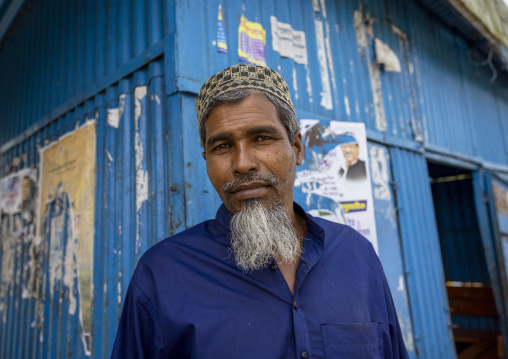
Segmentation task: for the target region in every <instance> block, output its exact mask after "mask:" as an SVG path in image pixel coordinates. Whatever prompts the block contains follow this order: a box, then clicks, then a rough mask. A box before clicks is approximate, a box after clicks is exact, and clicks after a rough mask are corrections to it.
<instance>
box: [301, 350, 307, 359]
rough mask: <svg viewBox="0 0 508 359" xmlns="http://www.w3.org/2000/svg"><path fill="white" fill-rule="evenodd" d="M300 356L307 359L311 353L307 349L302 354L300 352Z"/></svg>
mask: <svg viewBox="0 0 508 359" xmlns="http://www.w3.org/2000/svg"><path fill="white" fill-rule="evenodd" d="M300 356H301V357H302V359H307V358H308V357H309V353H307V352H306V351H305V350H304V351H303V352H302V354H300Z"/></svg>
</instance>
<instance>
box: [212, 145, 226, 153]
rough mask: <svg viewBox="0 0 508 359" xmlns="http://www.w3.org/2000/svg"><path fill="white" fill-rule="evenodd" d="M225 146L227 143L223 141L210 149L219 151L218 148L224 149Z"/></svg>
mask: <svg viewBox="0 0 508 359" xmlns="http://www.w3.org/2000/svg"><path fill="white" fill-rule="evenodd" d="M227 147H228V145H227V144H225V143H221V144H220V145H218V146H215V147H214V148H213V149H212V151H220V150H223V149H225V148H227Z"/></svg>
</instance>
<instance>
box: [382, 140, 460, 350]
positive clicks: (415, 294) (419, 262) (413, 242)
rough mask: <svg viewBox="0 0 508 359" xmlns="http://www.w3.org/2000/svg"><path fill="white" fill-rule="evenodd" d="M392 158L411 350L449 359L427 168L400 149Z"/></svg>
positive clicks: (449, 338)
mask: <svg viewBox="0 0 508 359" xmlns="http://www.w3.org/2000/svg"><path fill="white" fill-rule="evenodd" d="M391 157H392V161H393V172H394V174H393V175H394V179H395V181H396V183H397V187H398V191H397V203H398V206H399V207H398V216H399V219H400V231H401V236H402V239H403V251H404V262H405V265H406V273H407V281H408V287H409V297H410V300H411V308H412V310H413V323H414V335H415V346H416V348H417V349H418V355H419V356H421V357H422V358H452V357H454V354H455V350H454V345H453V342H452V335H451V325H450V324H451V322H450V317H449V309H448V300H447V297H446V291H445V276H444V272H443V266H442V263H443V262H442V260H441V252H440V250H439V237H438V233H437V227H436V223H435V217H434V211H433V203H432V195H431V190H430V183H429V180H428V178H429V176H428V172H427V164H426V162H425V159H424V158H423V157H422V156H421V155H420V154H418V153H415V152H411V151H407V150H403V149H396V148H394V149H392V150H391ZM430 303H432V304H430ZM429 328H433V330H429ZM427 343H433V345H428V344H427Z"/></svg>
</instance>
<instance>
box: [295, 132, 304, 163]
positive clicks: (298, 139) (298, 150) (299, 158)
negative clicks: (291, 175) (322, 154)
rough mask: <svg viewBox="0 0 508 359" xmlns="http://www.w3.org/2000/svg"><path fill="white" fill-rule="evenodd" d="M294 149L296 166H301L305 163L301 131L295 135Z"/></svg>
mask: <svg viewBox="0 0 508 359" xmlns="http://www.w3.org/2000/svg"><path fill="white" fill-rule="evenodd" d="M293 148H294V149H295V157H296V165H297V166H300V165H301V164H302V163H303V145H302V134H301V133H300V131H298V132H297V133H295V136H294V137H293Z"/></svg>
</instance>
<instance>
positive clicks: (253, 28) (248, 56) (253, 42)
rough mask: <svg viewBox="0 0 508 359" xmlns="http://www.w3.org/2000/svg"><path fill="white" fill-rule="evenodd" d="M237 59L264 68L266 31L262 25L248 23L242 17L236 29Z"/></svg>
mask: <svg viewBox="0 0 508 359" xmlns="http://www.w3.org/2000/svg"><path fill="white" fill-rule="evenodd" d="M238 59H239V60H240V61H244V62H247V63H249V64H253V65H261V66H266V31H265V29H263V25H261V24H260V23H257V22H251V21H248V20H247V18H246V17H245V16H244V15H242V17H241V18H240V26H239V27H238Z"/></svg>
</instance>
